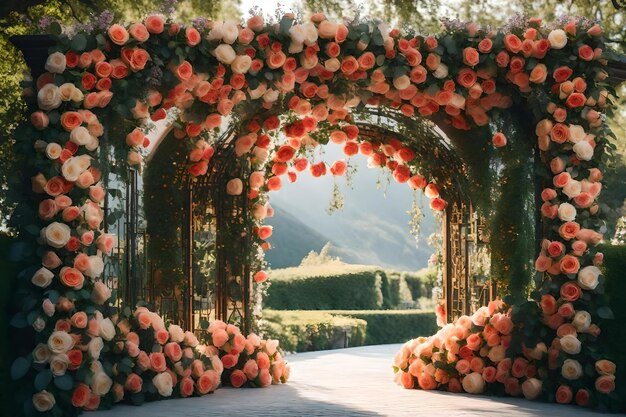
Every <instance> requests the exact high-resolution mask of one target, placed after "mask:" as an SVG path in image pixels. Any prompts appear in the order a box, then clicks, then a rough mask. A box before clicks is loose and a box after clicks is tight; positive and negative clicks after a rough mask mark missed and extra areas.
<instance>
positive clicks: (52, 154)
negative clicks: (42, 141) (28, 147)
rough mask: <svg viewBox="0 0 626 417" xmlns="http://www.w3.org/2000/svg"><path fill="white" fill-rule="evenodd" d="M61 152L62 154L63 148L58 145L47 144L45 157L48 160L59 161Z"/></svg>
mask: <svg viewBox="0 0 626 417" xmlns="http://www.w3.org/2000/svg"><path fill="white" fill-rule="evenodd" d="M61 152H63V148H62V147H61V145H59V144H58V143H49V144H48V145H46V156H47V157H48V159H52V160H55V159H59V157H60V156H61Z"/></svg>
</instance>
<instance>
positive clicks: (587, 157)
mask: <svg viewBox="0 0 626 417" xmlns="http://www.w3.org/2000/svg"><path fill="white" fill-rule="evenodd" d="M572 149H573V150H574V152H575V153H576V157H577V158H578V159H580V160H581V161H591V158H593V148H592V147H591V145H590V144H589V142H587V141H586V140H581V141H580V142H578V143H576V144H574V147H573V148H572Z"/></svg>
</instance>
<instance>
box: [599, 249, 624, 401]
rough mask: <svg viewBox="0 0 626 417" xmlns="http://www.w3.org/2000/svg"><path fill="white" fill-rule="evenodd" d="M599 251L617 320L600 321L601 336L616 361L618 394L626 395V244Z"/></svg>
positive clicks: (608, 292)
mask: <svg viewBox="0 0 626 417" xmlns="http://www.w3.org/2000/svg"><path fill="white" fill-rule="evenodd" d="M599 251H600V252H602V253H604V264H603V267H602V269H603V273H604V276H605V284H604V285H605V289H604V291H605V293H606V294H608V295H609V298H610V303H611V310H613V314H614V315H615V320H606V321H605V322H604V323H602V324H601V328H602V333H601V335H600V337H601V338H602V340H603V343H604V344H606V345H607V346H608V347H609V352H610V353H611V355H612V358H611V359H612V360H613V361H614V362H615V363H616V365H617V383H616V386H617V390H618V393H619V395H622V396H624V395H626V386H625V385H626V384H625V381H626V326H625V325H624V322H626V246H611V245H603V246H602V247H600V248H599Z"/></svg>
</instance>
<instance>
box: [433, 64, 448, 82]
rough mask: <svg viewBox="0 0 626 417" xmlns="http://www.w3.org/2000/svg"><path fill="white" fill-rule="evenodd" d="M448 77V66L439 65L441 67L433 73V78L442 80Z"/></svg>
mask: <svg viewBox="0 0 626 417" xmlns="http://www.w3.org/2000/svg"><path fill="white" fill-rule="evenodd" d="M447 76H448V66H447V65H446V64H439V66H438V67H437V68H436V69H435V71H434V72H433V77H435V78H437V79H439V80H441V79H443V78H446V77H447Z"/></svg>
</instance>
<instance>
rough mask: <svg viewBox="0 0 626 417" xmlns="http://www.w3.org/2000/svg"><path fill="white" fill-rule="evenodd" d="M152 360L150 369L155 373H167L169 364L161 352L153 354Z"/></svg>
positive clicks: (151, 355)
mask: <svg viewBox="0 0 626 417" xmlns="http://www.w3.org/2000/svg"><path fill="white" fill-rule="evenodd" d="M149 358H150V369H151V370H152V371H154V372H165V369H166V368H167V363H166V362H165V356H164V355H163V354H162V353H161V352H152V353H151V354H150V356H149Z"/></svg>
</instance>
